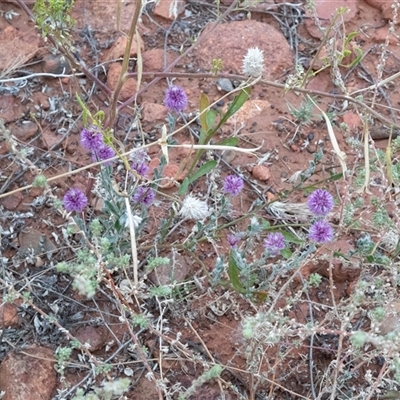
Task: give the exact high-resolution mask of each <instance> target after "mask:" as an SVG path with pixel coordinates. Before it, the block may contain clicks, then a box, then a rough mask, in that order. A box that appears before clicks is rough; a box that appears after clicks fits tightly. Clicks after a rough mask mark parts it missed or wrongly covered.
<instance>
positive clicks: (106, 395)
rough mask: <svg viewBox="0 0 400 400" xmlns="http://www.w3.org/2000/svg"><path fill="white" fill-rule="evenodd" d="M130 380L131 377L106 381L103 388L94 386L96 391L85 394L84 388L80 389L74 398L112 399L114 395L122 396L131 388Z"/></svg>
mask: <svg viewBox="0 0 400 400" xmlns="http://www.w3.org/2000/svg"><path fill="white" fill-rule="evenodd" d="M130 382H131V381H130V379H129V378H120V379H115V380H113V381H111V382H104V383H103V386H102V387H101V388H100V387H96V388H94V393H93V392H92V393H87V394H84V391H83V389H78V390H77V391H76V395H75V397H73V398H72V400H111V399H112V397H113V396H121V395H122V394H123V393H124V392H126V391H127V390H128V389H129V385H130Z"/></svg>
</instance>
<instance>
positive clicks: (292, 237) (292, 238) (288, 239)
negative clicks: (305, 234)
mask: <svg viewBox="0 0 400 400" xmlns="http://www.w3.org/2000/svg"><path fill="white" fill-rule="evenodd" d="M276 232H278V231H276ZM280 233H282V235H283V237H284V238H285V241H286V242H289V243H296V244H302V243H304V240H301V239H299V238H298V237H297V236H295V235H293V233H291V232H287V231H280Z"/></svg>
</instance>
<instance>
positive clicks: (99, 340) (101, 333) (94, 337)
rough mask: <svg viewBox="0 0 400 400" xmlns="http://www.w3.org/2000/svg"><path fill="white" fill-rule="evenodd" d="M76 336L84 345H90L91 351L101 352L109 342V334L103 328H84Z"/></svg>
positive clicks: (89, 326)
mask: <svg viewBox="0 0 400 400" xmlns="http://www.w3.org/2000/svg"><path fill="white" fill-rule="evenodd" d="M74 336H75V338H76V339H78V340H79V341H80V342H81V343H82V344H85V343H88V344H90V348H89V349H90V351H97V350H100V349H101V348H102V347H103V346H104V344H105V343H106V340H107V333H106V331H105V330H104V328H103V327H101V326H97V327H95V326H92V325H88V326H83V327H81V328H79V329H78V330H77V332H76V333H75V335H74Z"/></svg>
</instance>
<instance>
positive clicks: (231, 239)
mask: <svg viewBox="0 0 400 400" xmlns="http://www.w3.org/2000/svg"><path fill="white" fill-rule="evenodd" d="M226 239H227V240H228V244H229V246H230V247H231V248H232V249H233V248H234V247H236V245H237V244H238V243H239V242H240V237H239V236H238V235H235V234H233V233H228V235H227V236H226Z"/></svg>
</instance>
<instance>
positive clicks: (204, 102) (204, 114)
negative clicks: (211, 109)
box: [200, 93, 210, 132]
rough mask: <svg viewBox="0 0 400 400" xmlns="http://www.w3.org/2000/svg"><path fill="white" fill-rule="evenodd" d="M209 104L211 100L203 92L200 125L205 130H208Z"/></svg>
mask: <svg viewBox="0 0 400 400" xmlns="http://www.w3.org/2000/svg"><path fill="white" fill-rule="evenodd" d="M209 105H210V102H209V100H208V97H207V96H206V94H205V93H202V94H201V97H200V126H201V130H202V131H204V132H207V130H208V126H207V112H206V109H207V107H208V106H209Z"/></svg>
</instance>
